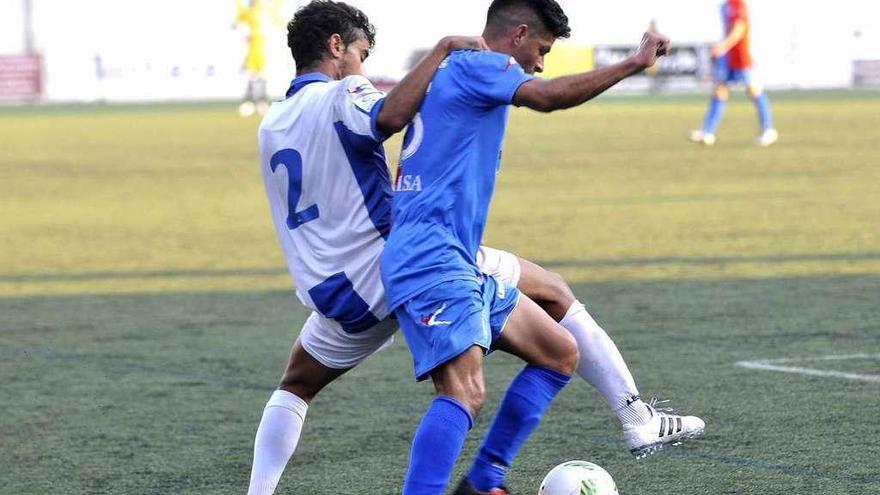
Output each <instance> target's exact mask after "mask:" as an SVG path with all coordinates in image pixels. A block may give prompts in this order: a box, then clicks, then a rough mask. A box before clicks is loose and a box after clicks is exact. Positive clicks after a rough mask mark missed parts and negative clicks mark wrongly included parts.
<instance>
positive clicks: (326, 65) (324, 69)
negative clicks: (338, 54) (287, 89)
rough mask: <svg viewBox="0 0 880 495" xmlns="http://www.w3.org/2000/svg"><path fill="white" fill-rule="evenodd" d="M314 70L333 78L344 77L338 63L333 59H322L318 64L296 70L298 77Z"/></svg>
mask: <svg viewBox="0 0 880 495" xmlns="http://www.w3.org/2000/svg"><path fill="white" fill-rule="evenodd" d="M313 72H320V73H322V74H324V75H326V76H327V77H329V78H331V79H342V73H341V71H340V70H339V66H338V64H336V63H334V61H332V60H322V61H320V62H318V63H316V64H312V65H310V66H308V67H303V68H302V69H298V70H297V71H296V77H299V76H302V75H304V74H310V73H313Z"/></svg>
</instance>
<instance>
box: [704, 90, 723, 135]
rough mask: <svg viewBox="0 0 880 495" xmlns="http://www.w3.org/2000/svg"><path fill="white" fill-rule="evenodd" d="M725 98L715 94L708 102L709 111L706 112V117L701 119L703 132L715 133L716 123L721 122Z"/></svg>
mask: <svg viewBox="0 0 880 495" xmlns="http://www.w3.org/2000/svg"><path fill="white" fill-rule="evenodd" d="M726 105H727V100H722V99H720V98H718V97H717V96H713V97H712V101H711V102H709V111H707V112H706V119H705V120H704V121H703V132H704V133H705V134H715V130H716V129H718V124H720V123H721V117H722V116H723V115H724V107H725V106H726Z"/></svg>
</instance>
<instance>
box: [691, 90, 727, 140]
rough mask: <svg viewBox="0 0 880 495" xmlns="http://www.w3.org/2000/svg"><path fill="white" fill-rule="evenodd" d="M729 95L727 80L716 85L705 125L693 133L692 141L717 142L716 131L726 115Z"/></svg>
mask: <svg viewBox="0 0 880 495" xmlns="http://www.w3.org/2000/svg"><path fill="white" fill-rule="evenodd" d="M729 97H730V91H729V89H728V86H727V83H726V82H721V83H718V84H716V85H715V88H714V89H713V91H712V99H711V100H710V101H709V108H708V110H706V116H705V117H704V118H703V127H702V129H700V130H699V131H696V132H693V133H691V140H692V141H695V142H699V143H702V144H704V145H706V146H712V145H713V144H715V132H716V131H717V130H718V125H719V124H721V118H722V117H724V109H725V108H726V107H727V99H728V98H729Z"/></svg>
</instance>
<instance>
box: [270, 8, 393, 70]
mask: <svg viewBox="0 0 880 495" xmlns="http://www.w3.org/2000/svg"><path fill="white" fill-rule="evenodd" d="M334 34H338V35H339V36H341V37H342V42H343V43H345V44H346V45H348V44H349V43H352V42H353V41H355V40H357V39H358V38H359V37H362V36H363V37H365V38H366V39H367V41H368V42H369V43H370V48H372V47H373V46H374V45H375V44H376V28H375V27H373V25H372V24H370V19H368V18H367V15H366V14H364V13H363V12H361V11H360V10H359V9H357V8H355V7H352V6H351V5H348V4H346V3H342V2H334V1H332V0H313V1H312V2H310V3H309V4H308V5H306V6H304V7H302V8H300V9H299V10H297V11H296V14H294V16H293V19H291V20H290V22H289V23H287V46H288V47H290V53H291V54H292V55H293V60H294V61H295V62H296V67H297V70H301V69H307V68H309V67H311V66H313V65H315V64H316V63H318V62H320V61H321V58H323V57H324V54H325V53H326V52H327V39H328V38H330V36H332V35H334Z"/></svg>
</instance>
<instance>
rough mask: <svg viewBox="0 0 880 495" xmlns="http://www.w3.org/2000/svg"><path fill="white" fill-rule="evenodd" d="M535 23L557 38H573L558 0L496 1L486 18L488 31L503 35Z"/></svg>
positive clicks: (566, 17)
mask: <svg viewBox="0 0 880 495" xmlns="http://www.w3.org/2000/svg"><path fill="white" fill-rule="evenodd" d="M534 21H538V22H540V23H541V25H542V26H543V29H544V31H545V32H548V33H551V34H552V35H553V36H554V37H555V38H568V37H569V36H571V28H570V27H569V26H568V16H566V15H565V12H564V11H563V10H562V7H560V6H559V4H558V3H556V0H495V1H493V2H492V5H490V6H489V13H488V14H487V16H486V31H487V32H488V33H492V34H502V33H503V32H504V31H506V30H507V29H510V28H511V27H514V26H516V25H519V24H529V25H534V24H533V23H534Z"/></svg>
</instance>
